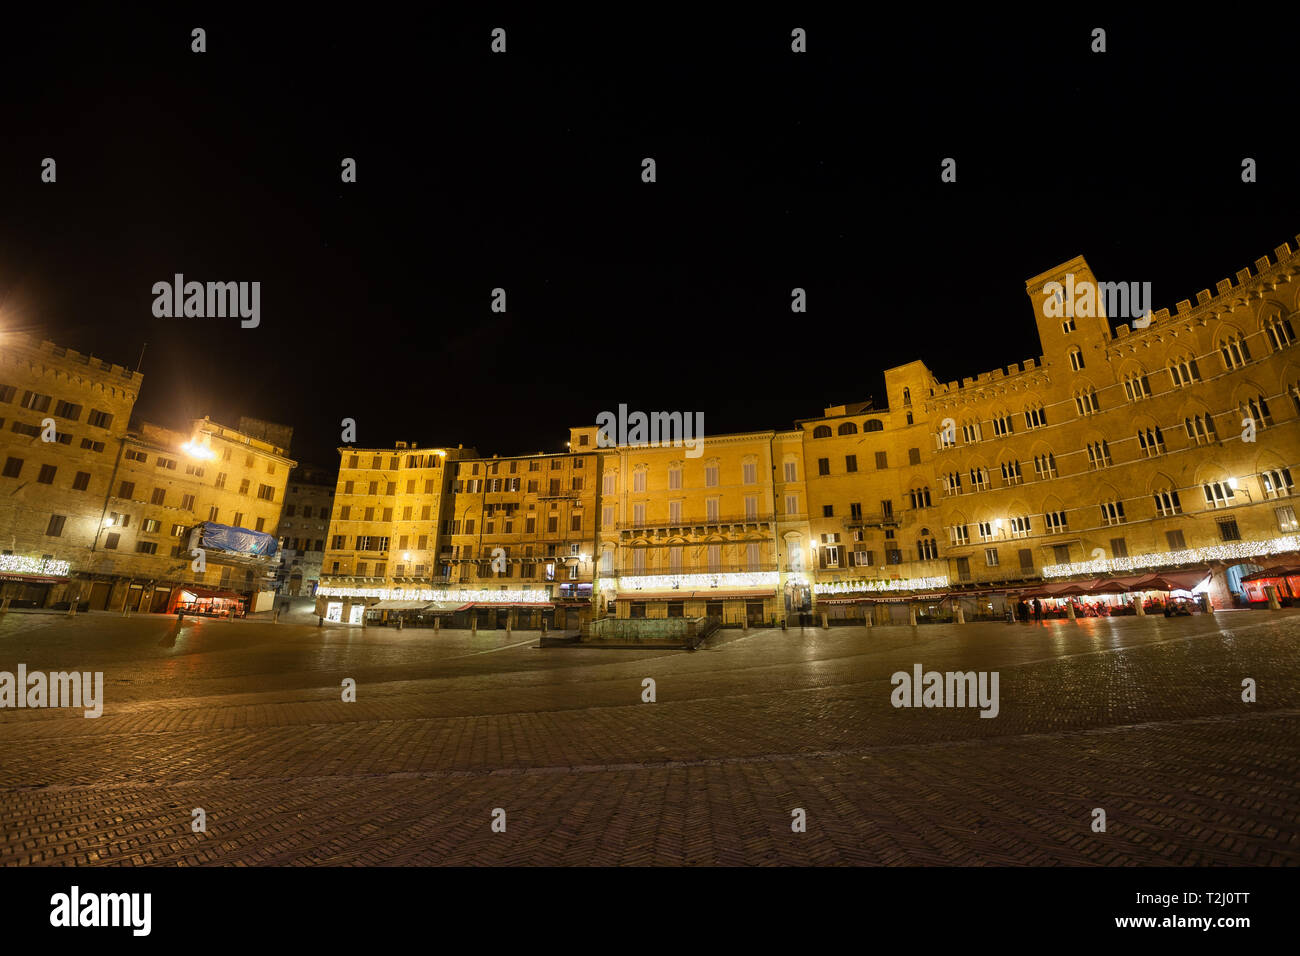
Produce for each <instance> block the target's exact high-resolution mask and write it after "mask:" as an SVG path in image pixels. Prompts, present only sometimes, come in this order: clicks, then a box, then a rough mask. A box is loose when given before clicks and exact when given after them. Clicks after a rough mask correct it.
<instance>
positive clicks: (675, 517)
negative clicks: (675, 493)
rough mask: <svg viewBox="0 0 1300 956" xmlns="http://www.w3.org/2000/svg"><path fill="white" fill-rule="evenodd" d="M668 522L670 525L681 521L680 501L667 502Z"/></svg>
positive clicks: (678, 523)
mask: <svg viewBox="0 0 1300 956" xmlns="http://www.w3.org/2000/svg"><path fill="white" fill-rule="evenodd" d="M668 523H669V524H671V525H680V524H681V523H682V503H681V502H680V501H670V502H668Z"/></svg>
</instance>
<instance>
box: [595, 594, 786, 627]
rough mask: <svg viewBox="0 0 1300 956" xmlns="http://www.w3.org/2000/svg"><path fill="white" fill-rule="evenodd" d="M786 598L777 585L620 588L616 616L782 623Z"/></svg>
mask: <svg viewBox="0 0 1300 956" xmlns="http://www.w3.org/2000/svg"><path fill="white" fill-rule="evenodd" d="M783 612H784V607H783V602H782V599H781V597H780V596H778V595H777V593H776V590H775V589H773V588H765V589H762V590H758V589H754V590H734V591H720V590H707V591H681V590H676V591H620V592H618V595H617V597H616V599H615V601H614V615H613V616H614V617H619V618H667V617H710V618H717V619H718V621H719V623H720V624H721V625H722V626H723V627H767V626H774V625H776V624H778V623H779V622H780V620H781V617H782V614H783Z"/></svg>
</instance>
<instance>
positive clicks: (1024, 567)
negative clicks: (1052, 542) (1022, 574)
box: [1020, 548, 1034, 571]
mask: <svg viewBox="0 0 1300 956" xmlns="http://www.w3.org/2000/svg"><path fill="white" fill-rule="evenodd" d="M1020 570H1021V571H1032V570H1034V552H1033V550H1032V549H1030V548H1021V549H1020Z"/></svg>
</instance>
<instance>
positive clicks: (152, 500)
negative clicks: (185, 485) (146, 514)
mask: <svg viewBox="0 0 1300 956" xmlns="http://www.w3.org/2000/svg"><path fill="white" fill-rule="evenodd" d="M166 503H167V489H166V488H155V489H154V490H153V494H152V495H151V496H150V497H149V504H151V505H162V504H166Z"/></svg>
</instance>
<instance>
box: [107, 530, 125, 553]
mask: <svg viewBox="0 0 1300 956" xmlns="http://www.w3.org/2000/svg"><path fill="white" fill-rule="evenodd" d="M120 540H122V536H121V535H120V534H118V533H117V532H116V531H110V532H109V533H108V534H106V535H105V536H104V547H105V548H107V549H108V550H109V551H116V550H117V543H118V542H119V541H120Z"/></svg>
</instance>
